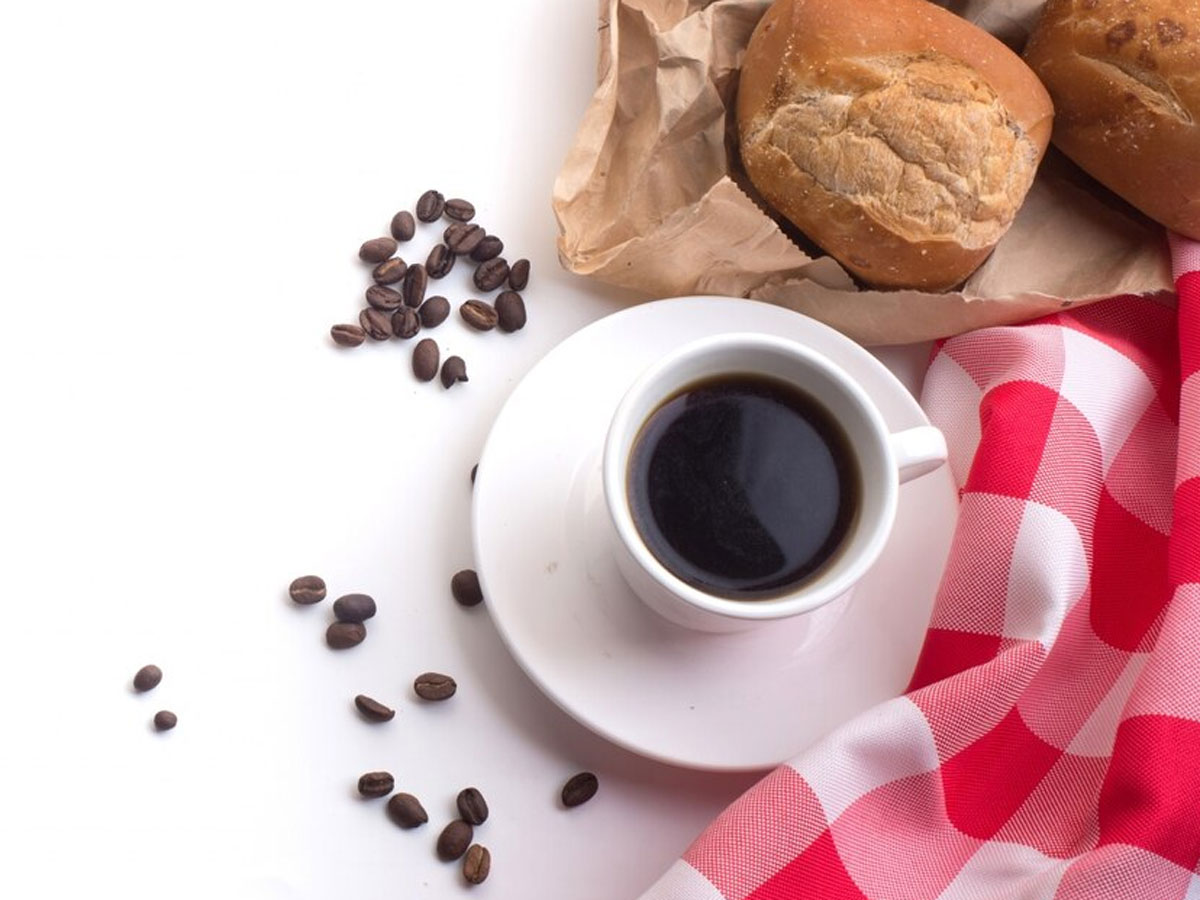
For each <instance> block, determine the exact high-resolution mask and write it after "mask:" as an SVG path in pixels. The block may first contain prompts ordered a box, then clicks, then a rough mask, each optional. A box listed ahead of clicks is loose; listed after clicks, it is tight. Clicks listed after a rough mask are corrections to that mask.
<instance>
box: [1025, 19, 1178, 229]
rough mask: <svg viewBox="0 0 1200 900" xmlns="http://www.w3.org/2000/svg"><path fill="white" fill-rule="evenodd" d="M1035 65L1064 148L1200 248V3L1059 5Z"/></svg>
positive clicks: (1034, 42) (1035, 42) (1037, 44)
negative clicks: (1051, 100) (1051, 102)
mask: <svg viewBox="0 0 1200 900" xmlns="http://www.w3.org/2000/svg"><path fill="white" fill-rule="evenodd" d="M1025 59H1026V60H1027V61H1028V62H1029V64H1030V66H1032V67H1033V70H1034V71H1035V72H1037V73H1038V75H1039V76H1040V77H1041V79H1042V81H1043V82H1044V83H1045V85H1046V87H1047V88H1048V89H1049V91H1050V96H1051V97H1053V98H1054V106H1055V109H1056V110H1057V113H1058V117H1057V119H1056V121H1055V123H1054V144H1055V146H1057V147H1058V148H1059V149H1061V150H1062V151H1063V153H1065V154H1066V155H1067V156H1069V157H1071V159H1073V160H1075V162H1077V163H1078V164H1079V165H1080V166H1081V167H1082V168H1084V169H1085V170H1087V171H1088V172H1089V173H1090V174H1091V175H1092V176H1093V177H1095V178H1096V179H1097V180H1099V181H1100V182H1101V183H1103V184H1105V185H1107V186H1108V187H1109V188H1111V189H1112V190H1113V191H1115V192H1116V193H1118V194H1120V195H1121V196H1122V197H1124V198H1125V199H1126V200H1128V201H1129V202H1130V203H1132V204H1133V205H1134V206H1136V207H1137V208H1138V209H1140V210H1141V211H1142V212H1144V213H1146V215H1148V216H1150V217H1151V218H1152V219H1156V220H1157V221H1159V222H1161V223H1162V224H1164V225H1166V226H1167V227H1168V228H1172V229H1174V230H1175V231H1178V232H1179V233H1180V234H1185V235H1187V236H1188V237H1191V238H1197V239H1200V125H1197V124H1196V119H1197V118H1198V117H1200V0H1132V2H1131V0H1050V2H1048V3H1047V4H1046V8H1045V10H1044V11H1043V13H1042V18H1041V20H1040V21H1039V22H1038V25H1037V28H1036V29H1035V30H1034V33H1033V36H1032V37H1031V38H1030V41H1029V45H1028V46H1027V47H1026V49H1025Z"/></svg>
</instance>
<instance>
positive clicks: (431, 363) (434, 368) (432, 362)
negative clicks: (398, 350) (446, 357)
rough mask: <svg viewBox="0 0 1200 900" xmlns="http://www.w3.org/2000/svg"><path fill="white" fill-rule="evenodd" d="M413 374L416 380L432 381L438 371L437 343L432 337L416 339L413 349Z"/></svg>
mask: <svg viewBox="0 0 1200 900" xmlns="http://www.w3.org/2000/svg"><path fill="white" fill-rule="evenodd" d="M412 368H413V374H414V375H416V376H417V380H418V381H433V379H434V376H435V375H437V373H438V345H437V342H436V341H435V340H433V339H432V338H423V339H422V340H420V341H417V346H416V347H415V348H414V349H413V358H412Z"/></svg>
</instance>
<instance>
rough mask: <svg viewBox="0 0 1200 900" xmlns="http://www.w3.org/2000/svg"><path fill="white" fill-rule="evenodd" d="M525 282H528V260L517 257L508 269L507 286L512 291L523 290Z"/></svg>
mask: <svg viewBox="0 0 1200 900" xmlns="http://www.w3.org/2000/svg"><path fill="white" fill-rule="evenodd" d="M527 284H529V260H527V259H518V260H517V261H516V262H515V263H513V264H512V268H511V269H509V270H508V286H509V287H510V288H512V289H513V290H514V291H523V290H525V285H527Z"/></svg>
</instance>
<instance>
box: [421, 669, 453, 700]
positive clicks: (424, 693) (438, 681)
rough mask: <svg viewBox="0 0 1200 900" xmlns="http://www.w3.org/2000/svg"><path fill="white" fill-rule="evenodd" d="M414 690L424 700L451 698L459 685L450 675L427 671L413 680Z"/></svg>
mask: <svg viewBox="0 0 1200 900" xmlns="http://www.w3.org/2000/svg"><path fill="white" fill-rule="evenodd" d="M413 690H414V691H416V694H417V696H418V697H420V698H421V699H422V700H449V699H450V698H451V697H453V696H454V692H455V691H457V690H458V685H457V684H455V682H454V679H453V678H451V677H450V676H449V675H443V674H441V673H440V672H426V673H425V674H423V675H418V676H417V677H416V680H414V681H413Z"/></svg>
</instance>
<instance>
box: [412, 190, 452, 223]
mask: <svg viewBox="0 0 1200 900" xmlns="http://www.w3.org/2000/svg"><path fill="white" fill-rule="evenodd" d="M445 208H446V198H445V197H443V196H442V195H441V193H439V192H438V191H434V190H428V191H426V192H425V193H423V194H422V195H421V197H420V199H418V200H417V218H418V219H420V220H421V221H422V222H432V221H434V220H435V219H440V218H441V217H442V210H444V209H445Z"/></svg>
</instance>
